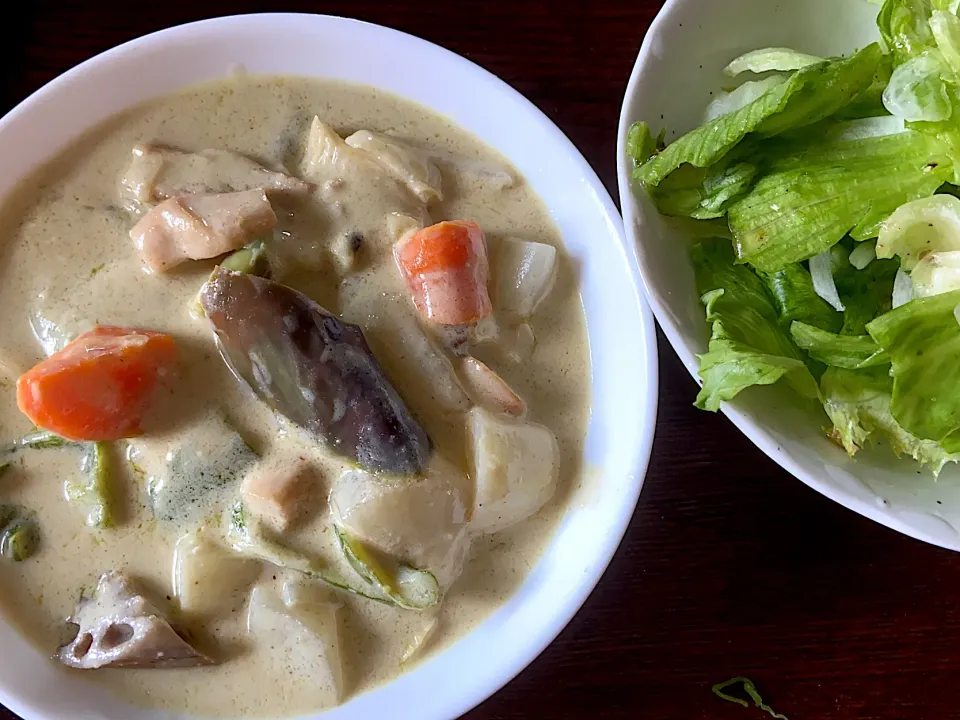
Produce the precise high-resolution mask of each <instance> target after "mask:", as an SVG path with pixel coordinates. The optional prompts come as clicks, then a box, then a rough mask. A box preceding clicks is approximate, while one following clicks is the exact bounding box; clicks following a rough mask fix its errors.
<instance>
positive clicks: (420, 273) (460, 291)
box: [394, 220, 493, 325]
mask: <svg viewBox="0 0 960 720" xmlns="http://www.w3.org/2000/svg"><path fill="white" fill-rule="evenodd" d="M394 255H395V257H396V260H397V266H398V267H399V268H400V273H401V274H402V275H403V277H404V279H405V280H406V282H407V286H408V287H409V288H410V293H411V294H412V296H413V302H414V304H415V305H416V307H417V309H418V310H419V311H420V312H421V313H422V314H423V315H424V317H426V318H427V319H428V320H430V321H432V322H435V323H438V324H440V325H466V324H468V323H475V322H477V321H478V320H482V319H483V318H485V317H488V316H489V315H490V314H491V313H492V312H493V308H492V305H491V303H490V295H489V294H488V290H487V280H488V277H489V267H488V263H487V249H486V242H485V241H484V237H483V230H481V229H480V226H479V225H477V224H476V223H475V222H471V221H469V220H457V221H445V222H442V223H438V224H437V225H431V226H430V227H428V228H424V229H423V230H419V231H418V232H416V233H414V234H413V235H411V236H409V237H408V238H406V239H404V240H401V241H400V242H399V243H397V245H396V246H395V248H394Z"/></svg>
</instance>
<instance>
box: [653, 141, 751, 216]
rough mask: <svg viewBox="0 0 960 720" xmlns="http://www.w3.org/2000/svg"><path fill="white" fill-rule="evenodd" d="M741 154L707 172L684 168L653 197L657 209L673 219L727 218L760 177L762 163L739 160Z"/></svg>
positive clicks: (657, 188) (654, 191)
mask: <svg viewBox="0 0 960 720" xmlns="http://www.w3.org/2000/svg"><path fill="white" fill-rule="evenodd" d="M737 156H738V153H736V152H735V153H731V154H730V155H728V156H727V157H726V158H724V159H723V160H721V161H720V162H718V163H717V164H715V165H713V166H711V167H710V168H709V169H707V170H703V169H701V168H696V167H693V166H692V165H684V166H682V167H681V168H680V169H679V170H677V171H676V172H674V173H672V174H671V175H670V176H669V177H668V178H667V179H666V180H664V181H663V182H662V183H660V185H659V186H658V187H656V188H651V191H650V197H651V198H652V199H653V201H654V203H656V205H657V209H658V210H659V211H660V212H661V213H663V214H664V215H669V216H671V217H690V218H693V219H695V220H711V219H713V218H719V217H723V216H724V215H726V214H727V211H728V210H729V209H730V206H731V205H732V204H733V203H734V202H735V201H736V200H737V199H739V198H740V197H742V196H743V195H745V194H746V193H747V192H749V191H750V188H751V187H753V183H754V181H755V180H756V178H757V175H758V174H759V173H760V169H761V168H760V165H759V163H758V162H755V161H751V160H749V159H747V160H739V159H738V157H737Z"/></svg>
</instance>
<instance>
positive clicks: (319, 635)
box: [247, 586, 344, 704]
mask: <svg viewBox="0 0 960 720" xmlns="http://www.w3.org/2000/svg"><path fill="white" fill-rule="evenodd" d="M284 589H285V590H286V588H284ZM285 594H286V593H285ZM287 599H290V600H292V602H286V600H287ZM338 611H339V606H338V605H335V604H330V603H309V602H298V601H297V598H295V597H292V596H291V597H289V598H284V599H281V598H280V597H277V594H276V593H275V592H274V591H273V590H272V589H271V588H268V587H264V586H258V587H255V588H254V589H253V592H252V593H251V594H250V605H249V607H248V610H247V632H248V633H249V634H250V635H251V637H252V638H253V639H254V640H255V641H256V642H257V643H259V644H260V645H262V646H264V647H268V648H270V652H272V653H274V655H275V658H274V660H275V662H277V663H282V664H283V665H284V666H285V667H288V668H290V672H296V673H297V675H298V676H299V677H301V678H304V679H306V680H308V681H309V684H310V688H311V691H312V693H313V695H314V697H315V699H317V700H320V701H323V702H324V703H325V704H335V703H338V702H339V701H340V699H341V696H342V694H343V692H344V688H343V669H342V665H341V659H340V641H339V634H338V630H337V613H338Z"/></svg>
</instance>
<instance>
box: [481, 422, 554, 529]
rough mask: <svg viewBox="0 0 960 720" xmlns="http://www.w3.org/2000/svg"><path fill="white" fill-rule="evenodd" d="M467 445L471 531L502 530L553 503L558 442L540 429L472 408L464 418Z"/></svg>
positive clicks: (544, 429)
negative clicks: (472, 489) (471, 490)
mask: <svg viewBox="0 0 960 720" xmlns="http://www.w3.org/2000/svg"><path fill="white" fill-rule="evenodd" d="M467 443H468V447H469V449H470V450H469V452H470V456H471V460H472V466H473V471H472V474H473V478H474V481H475V483H476V497H475V499H474V508H473V516H472V518H471V520H470V527H471V528H473V529H474V530H475V531H479V532H485V533H495V532H499V531H500V530H504V529H506V528H508V527H510V526H511V525H515V524H516V523H518V522H520V521H522V520H526V519H527V518H528V517H530V516H531V515H533V514H534V513H536V512H538V511H539V510H540V508H542V507H543V506H544V505H545V504H546V503H547V501H549V500H550V498H551V497H553V494H554V492H555V491H556V488H557V480H558V477H559V471H560V458H559V451H558V449H557V441H556V439H555V438H554V437H553V435H552V434H551V432H550V431H549V430H547V429H546V428H545V427H542V426H540V425H532V424H529V423H518V422H516V421H510V420H507V419H506V418H498V417H495V416H494V415H491V414H490V413H488V412H487V411H486V410H482V409H480V408H474V409H473V410H471V411H470V414H469V415H468V416H467Z"/></svg>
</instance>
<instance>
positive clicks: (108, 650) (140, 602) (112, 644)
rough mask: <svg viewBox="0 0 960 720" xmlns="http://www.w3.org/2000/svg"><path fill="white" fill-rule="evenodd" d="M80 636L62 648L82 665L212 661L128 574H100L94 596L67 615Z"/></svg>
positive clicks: (66, 657)
mask: <svg viewBox="0 0 960 720" xmlns="http://www.w3.org/2000/svg"><path fill="white" fill-rule="evenodd" d="M67 622H68V623H70V624H72V625H76V626H77V628H78V632H77V636H76V637H75V638H74V639H73V640H72V641H71V642H69V643H67V644H66V645H64V646H63V647H61V648H60V652H59V653H58V657H59V659H60V662H62V663H63V664H64V665H69V666H70V667H74V668H77V669H79V670H94V669H96V668H102V667H115V668H149V669H157V668H180V667H195V666H197V665H210V664H212V662H213V661H212V660H211V659H210V658H208V657H207V656H205V655H204V654H202V653H201V652H199V651H198V650H197V649H196V648H195V647H193V646H192V645H191V644H190V643H188V642H187V641H186V640H184V639H183V638H182V637H181V636H180V635H179V634H177V632H176V631H175V630H174V629H173V627H171V625H170V623H169V622H168V621H167V620H166V619H165V618H164V617H163V616H162V615H161V613H160V611H159V610H158V609H157V608H156V607H155V606H154V605H153V604H152V603H151V602H150V601H149V600H147V599H146V598H145V597H144V596H143V595H142V594H140V592H139V591H138V589H137V588H136V587H135V586H134V584H133V582H132V581H131V580H130V578H129V577H127V576H126V575H125V574H124V573H120V572H116V571H110V572H106V573H104V574H103V575H101V576H100V580H99V581H98V583H97V590H96V593H95V594H94V596H93V597H92V598H90V599H86V600H81V601H80V604H79V605H78V606H77V609H76V611H75V612H74V614H73V616H72V617H70V618H69V619H68V620H67Z"/></svg>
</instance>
